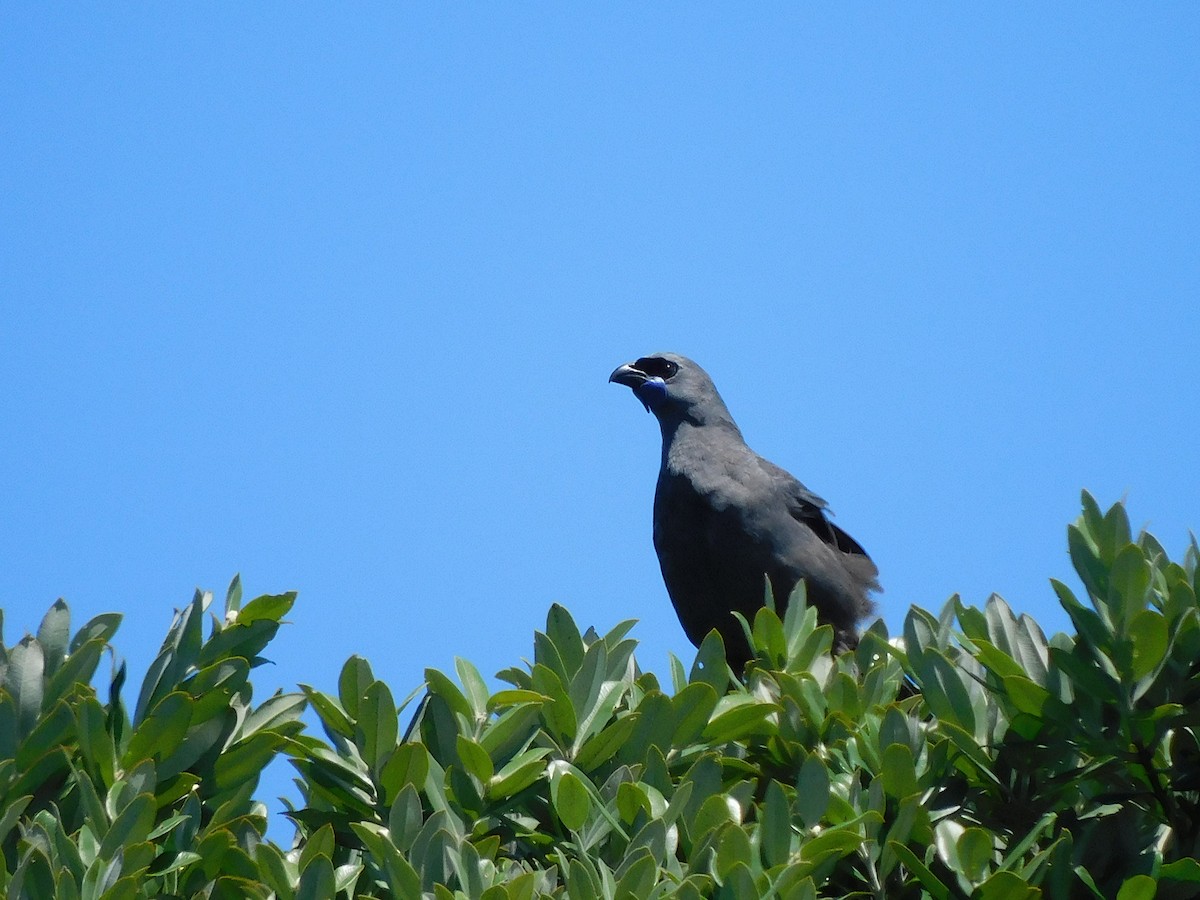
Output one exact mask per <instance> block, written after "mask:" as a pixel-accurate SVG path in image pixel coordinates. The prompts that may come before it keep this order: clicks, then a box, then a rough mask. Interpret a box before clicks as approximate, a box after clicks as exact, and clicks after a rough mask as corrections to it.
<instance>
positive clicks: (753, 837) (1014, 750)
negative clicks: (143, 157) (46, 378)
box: [0, 494, 1200, 900]
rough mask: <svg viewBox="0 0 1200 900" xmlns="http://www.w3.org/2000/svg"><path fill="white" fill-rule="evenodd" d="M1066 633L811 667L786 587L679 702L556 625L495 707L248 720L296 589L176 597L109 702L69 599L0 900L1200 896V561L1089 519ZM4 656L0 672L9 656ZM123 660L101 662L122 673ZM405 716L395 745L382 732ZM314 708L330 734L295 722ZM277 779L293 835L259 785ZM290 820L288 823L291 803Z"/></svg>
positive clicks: (696, 666)
mask: <svg viewBox="0 0 1200 900" xmlns="http://www.w3.org/2000/svg"><path fill="white" fill-rule="evenodd" d="M1068 546H1069V549H1070V554H1071V559H1072V561H1073V563H1074V566H1075V569H1076V571H1077V572H1078V574H1079V577H1080V580H1081V581H1082V584H1083V587H1084V589H1085V592H1086V596H1085V598H1084V599H1083V600H1080V599H1078V598H1077V597H1076V596H1075V595H1074V594H1073V593H1072V591H1071V590H1070V589H1069V588H1068V587H1067V586H1066V585H1064V584H1062V583H1059V582H1052V586H1053V590H1054V591H1055V593H1056V594H1057V597H1058V601H1059V602H1060V603H1061V604H1062V606H1063V608H1064V609H1065V610H1066V612H1067V613H1068V615H1069V616H1070V619H1071V622H1072V624H1073V626H1074V628H1075V630H1076V634H1075V635H1074V636H1070V635H1066V634H1058V635H1055V636H1054V637H1052V638H1050V639H1049V640H1047V638H1046V637H1045V636H1044V635H1043V633H1042V631H1041V629H1040V628H1039V627H1038V625H1037V624H1036V623H1035V622H1034V621H1033V620H1032V619H1030V618H1029V617H1028V616H1024V615H1022V616H1017V615H1014V613H1013V612H1012V610H1011V609H1010V608H1009V607H1008V605H1007V604H1006V603H1005V602H1004V601H1003V600H1002V599H1000V598H999V597H996V596H993V597H992V598H991V599H989V600H988V602H987V603H986V604H985V605H984V608H983V609H978V608H974V607H970V606H966V605H964V604H963V603H961V602H960V601H959V599H958V598H957V597H954V598H951V600H950V601H949V602H948V603H947V604H946V605H945V607H944V608H943V609H942V610H941V612H940V613H939V614H937V615H935V614H932V613H929V612H926V611H924V610H922V609H918V608H914V609H912V610H911V611H910V613H909V614H908V616H907V618H906V619H905V622H904V627H903V632H902V634H901V635H898V636H895V637H892V636H889V635H888V633H887V631H886V629H885V627H884V625H883V623H882V622H877V623H875V624H874V625H873V626H872V627H871V628H870V629H869V630H868V631H867V632H866V633H865V634H864V635H863V639H862V641H861V643H860V645H859V647H858V648H857V650H855V651H854V652H852V653H847V654H843V655H841V656H839V657H837V658H834V657H832V656H831V655H830V646H831V642H832V634H831V631H830V629H829V628H828V627H824V626H819V625H818V624H817V620H816V613H815V610H813V609H810V608H807V607H806V605H805V604H804V596H803V590H802V589H801V590H800V591H799V592H798V593H796V594H794V595H793V596H792V597H791V598H790V600H789V602H788V604H787V606H786V610H785V612H784V613H783V614H782V616H781V615H779V614H777V612H776V611H774V609H773V604H772V603H771V602H770V600H769V598H768V605H767V606H766V607H764V608H763V609H762V610H761V611H760V612H759V613H758V614H757V615H756V616H755V618H754V621H753V622H746V623H744V624H745V627H746V629H747V632H748V634H749V636H750V639H751V643H752V645H753V647H754V649H755V653H756V657H755V659H753V660H752V661H751V663H750V665H749V667H748V668H747V670H746V672H745V673H743V677H741V678H736V677H734V674H733V673H732V672H731V671H730V670H729V668H728V666H727V665H726V664H725V659H724V651H723V648H722V646H721V643H720V638H719V637H718V636H717V635H716V634H715V633H713V634H710V635H709V637H708V639H707V640H706V641H705V642H704V643H703V645H702V646H701V647H700V649H699V651H698V652H697V654H696V658H695V661H694V663H693V664H692V665H691V667H690V668H687V667H685V666H684V665H683V664H682V663H681V662H680V661H679V660H677V659H674V658H672V660H671V664H670V671H669V673H668V677H667V680H666V683H663V682H661V681H660V679H659V678H658V677H656V676H655V675H654V674H653V673H649V672H642V671H641V670H640V669H639V668H638V666H637V663H636V661H635V658H634V651H635V648H636V642H635V641H634V640H632V639H630V638H629V637H628V635H629V633H630V630H631V628H632V626H633V624H634V623H633V622H623V623H621V624H620V625H618V626H616V627H615V628H613V629H612V630H611V631H609V632H608V633H607V634H604V635H599V634H596V633H595V632H594V631H590V630H589V631H588V632H587V633H581V632H580V629H579V628H578V627H577V626H576V624H575V622H574V621H573V619H572V618H571V616H570V614H569V613H568V612H567V610H565V609H564V608H562V607H560V606H554V607H552V608H551V609H550V611H549V615H548V616H547V622H546V628H545V631H541V632H537V633H536V634H535V635H534V648H533V649H534V652H533V660H532V662H531V663H530V662H526V663H524V664H523V665H521V666H517V667H514V668H511V669H507V670H505V671H503V672H501V673H499V675H498V678H499V679H500V681H501V682H503V686H502V687H500V688H499V689H496V690H494V689H493V688H492V687H490V686H489V683H488V682H487V681H486V680H485V679H484V678H483V677H482V676H481V675H480V673H479V672H478V671H477V670H476V669H475V667H474V666H472V665H471V664H470V663H469V662H467V661H465V660H458V661H457V663H456V666H455V669H456V671H455V672H454V673H453V675H450V674H447V673H444V672H440V671H437V670H434V669H429V670H427V671H426V678H425V683H424V684H423V685H422V686H421V687H420V688H418V690H417V691H415V692H414V693H413V694H412V695H410V696H409V698H408V699H407V700H404V701H403V702H401V703H400V704H399V708H398V706H397V702H396V698H395V696H394V694H393V692H392V690H391V689H390V688H389V687H388V685H386V684H385V683H384V682H382V681H380V680H378V679H376V678H375V676H374V674H373V673H372V670H371V667H370V665H369V664H368V663H367V661H366V660H363V659H361V658H358V657H352V658H351V659H349V660H348V661H347V662H346V664H345V666H344V667H343V669H342V672H341V676H340V678H339V680H338V684H337V686H336V689H334V690H331V691H322V690H319V689H317V688H315V687H312V686H309V685H301V686H300V690H299V691H298V692H295V693H278V694H276V695H274V696H272V697H269V698H267V699H266V700H264V701H263V702H261V703H259V704H257V705H256V704H255V703H254V701H253V695H252V682H251V675H252V672H253V669H254V668H255V667H256V666H258V665H259V664H261V663H262V662H263V661H264V660H263V658H262V656H261V654H262V653H263V652H264V650H265V649H266V647H267V645H268V643H269V642H270V641H271V640H272V639H273V638H274V637H275V635H276V632H277V631H278V629H279V626H280V624H281V623H282V621H283V617H284V616H285V615H286V614H287V612H288V610H289V609H290V608H291V606H292V604H293V602H294V600H295V595H294V594H281V595H267V596H263V597H258V598H257V599H255V600H252V601H250V602H248V603H245V604H244V605H243V604H242V596H241V587H240V582H239V580H238V579H234V582H233V584H232V585H231V587H230V589H229V591H228V593H227V594H226V597H225V602H224V609H223V610H222V611H221V614H220V615H208V614H209V613H211V612H212V610H213V608H214V603H213V598H212V596H211V595H210V594H206V593H197V595H196V597H195V598H194V599H193V601H192V602H191V603H190V604H188V605H187V606H186V607H184V608H183V609H182V610H181V611H179V612H177V613H176V616H175V620H174V622H173V623H172V625H171V628H170V630H169V632H168V634H167V637H166V639H165V641H164V642H163V646H162V649H161V650H160V652H159V654H158V656H157V658H156V659H155V661H154V663H153V664H152V665H151V667H150V670H149V672H148V674H147V675H146V678H145V680H144V682H143V683H142V685H141V687H140V689H139V690H138V692H137V697H136V701H135V702H134V705H133V707H132V710H130V708H129V707H128V706H127V704H126V699H125V698H126V696H130V697H132V695H127V694H126V692H125V680H126V679H125V670H124V667H123V666H121V665H115V666H114V670H113V672H112V675H111V676H110V677H108V678H107V679H101V681H102V682H103V681H106V682H107V684H106V685H105V690H104V691H103V693H100V692H98V691H97V690H96V688H95V687H93V682H94V681H95V680H96V674H97V671H98V669H99V667H100V664H101V662H102V661H103V660H104V658H105V655H106V650H107V649H108V648H109V645H110V641H111V640H112V638H113V635H114V633H115V632H116V630H117V627H118V625H119V624H120V620H121V619H120V616H119V615H116V614H109V615H103V616H99V617H97V618H95V619H93V620H92V621H90V622H88V623H86V624H85V625H83V627H82V628H80V629H78V630H77V631H75V632H74V633H72V629H71V621H70V613H69V610H68V608H67V605H66V604H65V603H64V602H63V601H61V600H60V601H58V602H57V603H55V604H54V605H53V606H52V607H51V608H50V610H49V612H48V613H47V614H46V616H45V618H44V619H43V621H42V623H41V626H40V627H39V628H38V631H37V634H36V635H30V636H27V637H25V638H24V639H22V640H20V641H18V642H17V643H16V644H15V645H13V646H11V647H7V648H4V650H3V655H2V657H0V685H2V687H0V852H2V853H3V866H2V869H0V890H3V891H5V892H6V896H8V897H12V898H21V897H29V898H65V900H72V898H86V900H93V898H114V900H116V898H143V897H144V898H151V897H166V898H185V897H186V898H192V897H220V898H225V897H229V898H234V897H236V898H241V897H250V898H270V897H278V898H283V900H292V898H330V897H335V896H336V897H347V898H357V897H400V898H416V897H421V896H427V897H434V898H439V900H440V898H455V897H467V898H485V900H531V898H535V897H561V898H571V900H584V898H587V900H591V898H638V900H641V898H667V897H677V898H700V897H720V898H724V897H731V898H760V897H781V898H815V897H853V896H862V897H877V898H905V897H933V898H960V897H977V898H1020V897H1039V896H1047V897H1118V898H1119V900H1138V898H1150V897H1155V896H1157V897H1163V898H1170V897H1181V898H1182V897H1193V896H1196V895H1197V894H1200V861H1198V860H1197V855H1198V846H1197V842H1198V839H1200V806H1198V804H1200V740H1198V738H1197V729H1198V728H1200V663H1198V662H1197V661H1198V660H1200V608H1198V607H1197V603H1196V597H1197V593H1200V571H1198V566H1197V560H1198V559H1200V550H1198V548H1197V546H1196V543H1195V541H1194V540H1193V542H1192V544H1191V547H1190V548H1189V550H1188V552H1187V554H1186V557H1185V559H1184V561H1183V563H1182V564H1180V563H1176V562H1172V561H1170V559H1169V557H1168V555H1167V554H1166V552H1165V551H1164V550H1163V548H1162V546H1161V545H1160V544H1159V543H1158V541H1157V540H1155V539H1154V538H1153V537H1152V536H1151V535H1149V534H1147V533H1142V534H1139V535H1136V536H1134V535H1133V534H1132V533H1131V531H1130V527H1129V521H1128V518H1127V516H1126V514H1125V510H1124V508H1123V507H1122V506H1121V505H1120V504H1118V505H1115V506H1113V507H1112V508H1110V509H1109V510H1107V511H1106V512H1105V511H1102V510H1101V509H1100V508H1099V507H1098V506H1097V504H1096V503H1095V501H1094V500H1093V499H1092V498H1091V497H1090V496H1089V495H1087V494H1084V496H1083V514H1082V516H1081V517H1080V519H1079V520H1078V521H1077V522H1076V523H1075V524H1074V525H1071V526H1070V527H1069V528H1068ZM0 646H2V645H0ZM114 658H115V656H114ZM418 697H420V701H419V703H418V704H417V707H416V710H415V712H414V713H413V714H412V715H411V716H408V720H409V725H408V728H407V732H406V733H404V734H401V733H400V726H399V722H400V714H404V715H406V716H407V715H408V713H407V710H406V707H407V706H408V705H409V703H410V702H412V701H414V700H416V698H418ZM306 708H308V709H311V711H312V713H313V714H315V719H316V721H318V722H319V724H320V732H316V731H314V730H312V729H311V728H306V727H305V723H304V721H303V720H302V718H301V715H302V713H303V712H304V711H305V709H306ZM280 755H283V756H285V757H286V758H287V759H289V760H290V761H291V763H292V764H293V765H294V766H295V768H296V771H297V773H298V777H297V780H296V785H297V788H298V793H299V797H298V799H296V800H295V802H293V803H290V804H289V809H290V813H289V814H290V816H291V818H292V820H293V822H294V823H295V839H294V842H293V844H292V846H290V847H286V848H285V847H281V846H279V845H277V844H276V843H275V842H273V841H271V840H268V839H266V837H265V834H266V816H267V812H266V808H265V806H264V805H263V804H262V803H261V802H259V801H258V800H256V799H255V796H254V794H255V791H256V789H257V786H258V779H259V775H260V774H261V772H262V770H263V768H264V767H265V766H266V765H267V764H268V763H269V762H270V761H271V760H272V759H274V758H276V757H277V756H280ZM285 802H286V801H285Z"/></svg>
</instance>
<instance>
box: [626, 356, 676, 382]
mask: <svg viewBox="0 0 1200 900" xmlns="http://www.w3.org/2000/svg"><path fill="white" fill-rule="evenodd" d="M634 366H635V367H636V368H637V369H638V371H641V372H645V373H646V374H647V375H649V376H650V377H651V378H661V379H662V380H663V381H666V380H667V379H668V378H670V377H671V376H672V375H674V374H675V373H676V372H678V371H679V366H677V365H676V364H675V363H673V362H671V361H670V360H669V359H663V358H662V357H661V356H643V357H642V358H641V359H639V360H638V361H637V362H636V363H634Z"/></svg>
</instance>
